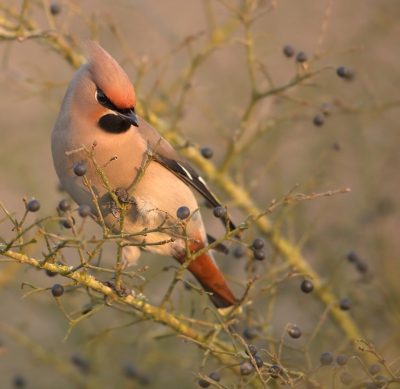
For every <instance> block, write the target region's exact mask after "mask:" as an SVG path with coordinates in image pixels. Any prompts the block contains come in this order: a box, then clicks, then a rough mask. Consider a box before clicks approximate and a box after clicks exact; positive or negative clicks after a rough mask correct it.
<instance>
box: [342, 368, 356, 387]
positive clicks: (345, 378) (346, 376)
mask: <svg viewBox="0 0 400 389" xmlns="http://www.w3.org/2000/svg"><path fill="white" fill-rule="evenodd" d="M340 381H341V382H342V384H345V385H350V384H351V383H352V381H353V376H352V375H351V374H350V373H348V372H347V371H344V372H343V373H342V374H340Z"/></svg>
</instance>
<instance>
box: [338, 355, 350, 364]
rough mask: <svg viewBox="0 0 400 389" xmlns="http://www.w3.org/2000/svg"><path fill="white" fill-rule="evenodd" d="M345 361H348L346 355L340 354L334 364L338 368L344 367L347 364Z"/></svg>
mask: <svg viewBox="0 0 400 389" xmlns="http://www.w3.org/2000/svg"><path fill="white" fill-rule="evenodd" d="M347 361H348V358H347V355H344V354H340V355H338V356H337V357H336V363H337V364H338V365H339V366H344V365H345V364H346V363H347Z"/></svg>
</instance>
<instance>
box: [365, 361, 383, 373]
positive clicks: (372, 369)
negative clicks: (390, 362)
mask: <svg viewBox="0 0 400 389" xmlns="http://www.w3.org/2000/svg"><path fill="white" fill-rule="evenodd" d="M368 371H369V374H371V375H376V374H378V373H379V372H380V371H381V365H378V364H377V363H373V364H372V365H371V366H370V367H369V368H368Z"/></svg>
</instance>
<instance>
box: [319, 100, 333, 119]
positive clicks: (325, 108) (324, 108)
mask: <svg viewBox="0 0 400 389" xmlns="http://www.w3.org/2000/svg"><path fill="white" fill-rule="evenodd" d="M321 112H322V113H323V114H324V115H325V116H328V115H330V114H331V113H332V104H330V103H322V104H321Z"/></svg>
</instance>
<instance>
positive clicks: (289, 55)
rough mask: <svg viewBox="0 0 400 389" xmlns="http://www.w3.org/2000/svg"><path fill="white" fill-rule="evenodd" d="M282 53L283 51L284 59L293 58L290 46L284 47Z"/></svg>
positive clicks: (292, 48) (293, 51)
mask: <svg viewBox="0 0 400 389" xmlns="http://www.w3.org/2000/svg"><path fill="white" fill-rule="evenodd" d="M282 51H283V54H285V55H286V57H288V58H290V57H293V56H294V53H295V49H294V47H293V46H291V45H286V46H284V47H283V50H282Z"/></svg>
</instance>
